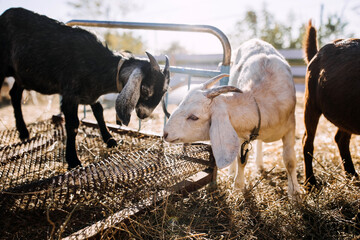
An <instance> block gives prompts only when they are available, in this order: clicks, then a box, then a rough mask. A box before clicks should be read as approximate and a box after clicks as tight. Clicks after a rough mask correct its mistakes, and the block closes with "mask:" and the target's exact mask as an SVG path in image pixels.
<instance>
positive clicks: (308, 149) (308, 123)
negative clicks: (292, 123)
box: [303, 103, 321, 188]
mask: <svg viewBox="0 0 360 240" xmlns="http://www.w3.org/2000/svg"><path fill="white" fill-rule="evenodd" d="M320 116H321V113H320V112H319V111H318V110H316V109H315V108H313V107H312V105H310V104H309V103H305V110H304V121H305V133H304V137H303V153H304V169H305V186H307V185H310V186H308V187H310V188H311V186H315V185H316V179H315V176H314V171H313V167H312V161H313V153H314V138H315V133H316V128H317V125H318V123H319V118H320Z"/></svg>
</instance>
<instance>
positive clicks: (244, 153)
mask: <svg viewBox="0 0 360 240" xmlns="http://www.w3.org/2000/svg"><path fill="white" fill-rule="evenodd" d="M254 101H255V105H256V109H257V113H258V116H259V118H258V119H259V120H258V125H257V126H256V127H254V129H253V130H252V131H251V133H250V136H249V139H248V140H245V141H244V142H243V143H242V144H241V149H240V160H241V164H244V163H245V161H246V156H247V154H248V152H249V148H248V145H249V144H250V142H251V141H254V140H255V139H256V138H257V137H258V136H259V131H260V125H261V112H260V108H259V105H258V103H257V101H256V99H255V97H254Z"/></svg>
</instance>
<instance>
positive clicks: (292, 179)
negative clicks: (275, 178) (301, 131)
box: [282, 127, 301, 200]
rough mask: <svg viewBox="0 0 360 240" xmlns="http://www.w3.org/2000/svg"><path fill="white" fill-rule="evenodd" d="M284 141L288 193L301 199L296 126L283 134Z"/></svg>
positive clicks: (294, 197)
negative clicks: (297, 167)
mask: <svg viewBox="0 0 360 240" xmlns="http://www.w3.org/2000/svg"><path fill="white" fill-rule="evenodd" d="M282 141H283V161H284V164H285V167H286V171H287V175H288V191H289V192H288V193H289V195H290V197H291V198H293V199H296V200H299V198H300V194H301V192H300V187H299V183H298V181H297V176H296V175H297V174H296V155H295V150H294V146H295V127H294V128H293V129H291V130H290V131H289V132H288V133H286V134H285V135H284V136H283V138H282Z"/></svg>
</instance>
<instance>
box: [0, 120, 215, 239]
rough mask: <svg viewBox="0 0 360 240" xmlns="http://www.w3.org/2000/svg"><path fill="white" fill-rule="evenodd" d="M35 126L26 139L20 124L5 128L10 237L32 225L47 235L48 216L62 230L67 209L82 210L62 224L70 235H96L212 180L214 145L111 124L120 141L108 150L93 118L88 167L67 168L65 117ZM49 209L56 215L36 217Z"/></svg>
mask: <svg viewBox="0 0 360 240" xmlns="http://www.w3.org/2000/svg"><path fill="white" fill-rule="evenodd" d="M56 122H57V123H56ZM28 128H29V132H30V136H31V137H30V138H29V140H27V141H25V142H21V141H20V139H19V138H18V133H17V131H16V129H15V128H14V129H11V130H5V131H2V132H0V164H1V171H0V211H1V214H2V217H1V218H0V226H3V228H1V230H0V235H1V236H3V237H6V234H7V233H8V234H10V233H11V234H14V232H17V234H20V236H21V237H20V238H22V237H24V236H25V235H22V233H21V231H27V232H25V233H26V236H31V238H32V239H38V238H40V239H44V238H46V237H49V235H50V232H51V230H49V228H50V229H51V227H50V226H51V225H50V224H49V222H53V223H54V231H55V232H54V233H53V234H55V235H57V236H58V235H60V234H61V233H62V232H61V229H62V227H61V226H62V224H64V222H65V220H66V219H67V218H66V216H63V215H64V214H63V213H64V212H67V213H69V212H72V211H73V210H75V209H78V210H77V215H76V214H73V215H72V216H71V219H70V223H71V224H68V225H67V226H66V227H65V226H64V227H63V236H64V235H65V236H67V235H72V234H73V236H80V237H89V236H91V235H94V234H96V233H97V232H99V231H101V230H104V228H107V227H110V226H111V225H113V224H115V223H116V222H118V221H121V220H123V219H125V218H127V217H128V216H129V215H132V214H134V213H136V212H137V211H139V210H141V209H142V208H144V207H146V206H147V205H150V204H153V203H154V202H156V201H158V200H161V199H162V198H164V197H166V196H168V195H170V194H172V193H174V192H179V191H181V190H184V191H191V190H194V189H196V188H198V187H201V186H203V185H204V184H206V183H209V182H210V181H211V180H212V178H213V175H212V172H213V169H214V161H213V157H212V155H211V148H210V146H209V145H205V144H192V145H185V146H182V145H169V144H167V143H164V142H163V141H162V139H161V137H159V136H154V135H147V134H144V133H140V132H136V131H130V130H124V129H120V128H118V127H112V126H109V128H110V130H111V131H112V134H113V136H114V138H115V139H116V141H117V142H119V146H118V147H117V148H113V149H108V148H106V147H105V145H104V143H103V142H102V139H101V136H100V134H99V130H98V129H97V125H96V124H95V123H93V122H82V124H81V126H80V128H79V133H78V136H77V152H78V154H79V156H80V158H81V162H82V163H83V167H81V168H77V169H74V170H71V171H67V164H66V161H65V141H66V137H65V129H64V128H65V127H64V123H62V122H60V123H59V121H58V120H57V121H55V122H54V121H52V120H47V121H43V122H37V123H33V124H30V125H29V126H28ZM202 171H205V172H208V173H209V174H205V175H203V176H205V177H203V176H202V177H203V178H200V180H199V182H197V183H196V181H195V182H194V181H193V182H192V184H188V183H191V181H190V182H189V179H187V178H189V177H191V176H193V175H194V174H197V173H199V172H202ZM205 172H204V173H205ZM186 179H187V180H186ZM185 180H186V181H185ZM191 188H192V189H191ZM46 211H47V212H48V214H49V215H50V216H49V221H46V219H45V220H39V219H37V218H36V216H38V215H39V214H40V213H41V212H42V213H44V212H46ZM59 214H60V215H62V217H60V218H59ZM30 216H31V220H29V219H28V218H29V217H30ZM33 216H34V217H33ZM22 219H27V221H26V222H22V221H21V220H22ZM34 221H35V222H37V221H43V222H42V224H40V225H39V226H37V227H36V228H35V229H36V233H31V231H30V230H29V229H26V228H25V229H24V228H22V227H19V226H21V225H27V224H28V226H29V225H30V226H32V227H34V225H35V226H36V224H38V223H34ZM29 231H30V233H29ZM78 231H79V232H78ZM19 232H20V233H19ZM77 232H78V233H77ZM25 233H23V234H25ZM37 233H40V235H37ZM7 237H10V236H7Z"/></svg>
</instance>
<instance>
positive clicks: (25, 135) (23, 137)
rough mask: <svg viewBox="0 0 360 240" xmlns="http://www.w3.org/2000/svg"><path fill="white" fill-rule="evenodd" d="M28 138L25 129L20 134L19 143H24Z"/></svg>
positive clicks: (27, 132)
mask: <svg viewBox="0 0 360 240" xmlns="http://www.w3.org/2000/svg"><path fill="white" fill-rule="evenodd" d="M28 138H29V131H28V130H27V129H25V130H24V131H21V132H20V139H21V141H24V140H26V139H28Z"/></svg>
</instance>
